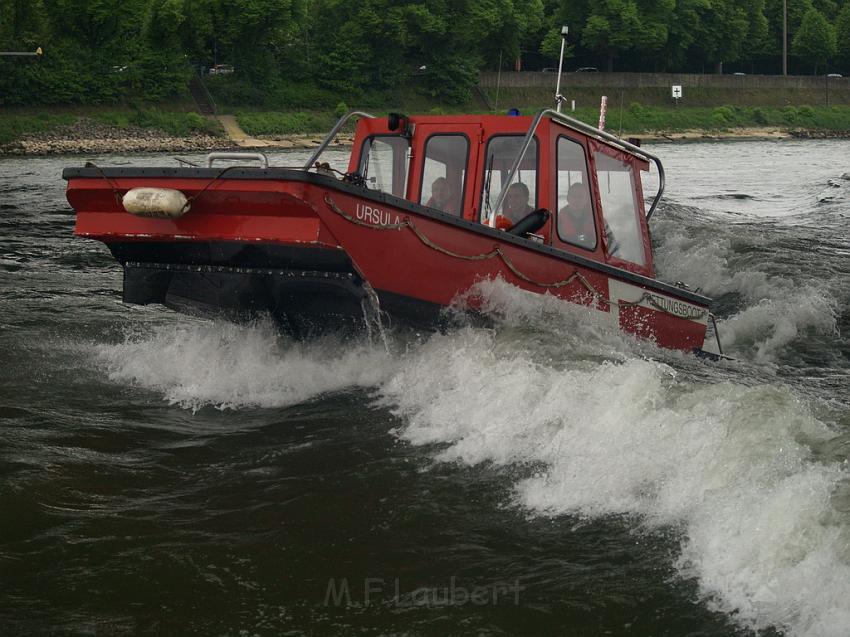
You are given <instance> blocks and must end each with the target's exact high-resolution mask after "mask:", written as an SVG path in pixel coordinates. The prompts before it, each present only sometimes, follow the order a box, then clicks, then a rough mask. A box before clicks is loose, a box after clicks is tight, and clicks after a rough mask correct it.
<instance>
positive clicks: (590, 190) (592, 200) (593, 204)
mask: <svg viewBox="0 0 850 637" xmlns="http://www.w3.org/2000/svg"><path fill="white" fill-rule="evenodd" d="M562 139H566V140H568V141H570V142H573V143H574V144H576V145H577V146H578V147H579V148H581V152H582V154H583V155H584V170H585V176H586V177H587V182H586V185H587V194H588V198H589V200H590V213H591V215H592V216H593V231H594V235H595V236H594V241H593V247H591V248H589V247H587V246H583V245H581V244H580V243H575V242H574V241H570V240H568V239H564V237H563V236H561V224H560V223H559V221H560V218H561V208H560V205H559V204H560V202H559V201H558V195H559V194H560V185H561V184H560V176H561V170H560V167H561V165H560V157H561V154H560V152H559V148H558V146H559V145H560V143H561V140H562ZM588 160H589V157H588V149H587V148H585V146H584V144H582V143H581V142H580V141H578V140H576V139H573V138H572V137H570V136H569V135H564V134H563V133H560V134H559V135H558V136H557V137H556V138H555V206H556V208H557V209H556V210H555V233H556V234H557V235H558V239H559V240H560V241H561V242H563V243H565V244H567V245H569V246H574V247H576V248H580V249H582V250H587V251H588V252H596V249H597V248H598V247H599V234H600V233H599V224H598V223H597V221H598V219H597V214H596V213H597V206H596V197H595V192H594V190H595V189H594V187H593V183H594V180H593V175H592V173H591V171H590V164H589V163H588Z"/></svg>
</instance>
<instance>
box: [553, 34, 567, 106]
mask: <svg viewBox="0 0 850 637" xmlns="http://www.w3.org/2000/svg"><path fill="white" fill-rule="evenodd" d="M569 31H570V28H569V27H568V26H567V25H566V24H565V25H564V26H562V27H561V60H560V61H559V62H558V83H557V84H556V85H555V108H556V109H557V111H558V112H559V113H560V112H561V102H565V101H566V100H567V98H565V97H564V96H563V95H561V72H562V71H563V70H564V45H565V44H566V43H567V33H569Z"/></svg>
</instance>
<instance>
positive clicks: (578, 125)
mask: <svg viewBox="0 0 850 637" xmlns="http://www.w3.org/2000/svg"><path fill="white" fill-rule="evenodd" d="M547 115H548V116H549V117H551V118H552V119H554V120H556V121H559V122H560V123H562V124H565V125H567V126H569V127H570V128H572V129H574V130H577V131H579V132H581V133H585V134H587V135H590V136H592V137H597V138H600V139H604V140H605V141H607V142H610V143H612V144H614V145H615V146H619V147H620V148H622V149H623V150H627V151H629V152H630V153H632V154H633V155H637V156H638V157H642V158H644V159H646V160H647V161H651V162H653V163H654V164H655V165H656V167H657V168H658V192H657V193H656V195H655V199H653V201H652V205H651V206H650V207H649V211H648V212H647V213H646V220H647V221H649V218H650V217H651V216H652V213H653V212H655V208H656V207H657V206H658V202H659V201H661V195H662V194H664V166H662V165H661V160H660V159H659V158H658V157H656V156H655V155H653V154H652V153H648V152H646V151H645V150H644V149H643V148H641V147H640V146H635V145H634V144H632V143H630V142H627V141H625V140H624V139H620V138H619V137H617V136H616V135H612V134H611V133H607V132H605V131H604V130H600V129H598V128H594V127H593V126H591V125H590V124H585V123H584V122H581V121H579V120H577V119H575V118H572V117H570V116H569V115H564V114H563V113H559V112H558V111H555V110H553V109H551V108H544V109H543V110H541V111H540V112H538V113H537V115H535V116H534V120H533V121H532V122H531V126H530V127H529V129H528V132H527V133H526V134H525V138H524V139H523V143H522V148H521V149H520V151H519V154H518V155H517V158H516V159H515V160H514V163H513V166H511V171H510V173H509V174H508V178H507V180H506V181H505V182H503V183H504V184H505V185H503V186H502V190H501V191H499V196H498V197H497V198H496V205H495V206H494V207H493V214H492V215H491V216H490V226H491V227H495V224H496V214H495V213H496V212H498V211H499V210H501V207H502V203H503V202H504V200H505V197H506V196H507V194H508V187H509V186H510V185H511V184H512V183H513V181H514V177H515V176H516V173H517V170H519V166H520V164H521V163H522V160H523V159H524V158H525V153H526V152H528V148H529V146H531V140H532V139H534V133H535V132H536V131H537V127H538V126H539V124H540V121H541V120H542V119H543V118H544V117H546V116H547Z"/></svg>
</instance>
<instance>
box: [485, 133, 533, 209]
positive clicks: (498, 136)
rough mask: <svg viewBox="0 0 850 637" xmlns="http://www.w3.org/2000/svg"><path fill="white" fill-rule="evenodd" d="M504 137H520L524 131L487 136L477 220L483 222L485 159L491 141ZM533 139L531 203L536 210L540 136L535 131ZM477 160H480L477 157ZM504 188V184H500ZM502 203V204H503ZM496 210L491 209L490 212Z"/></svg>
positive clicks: (523, 136)
mask: <svg viewBox="0 0 850 637" xmlns="http://www.w3.org/2000/svg"><path fill="white" fill-rule="evenodd" d="M505 137H519V138H520V139H524V138H525V133H497V134H495V135H491V136H490V137H489V138H487V145H486V146H485V147H484V159H483V164H484V165H483V168H482V171H481V203H480V205H479V209H478V222H479V223H484V220H485V219H486V218H487V217H485V216H484V209H485V205H484V204H485V199H484V189H485V188H486V187H487V159H488V157H489V156H490V144H492V143H493V140H496V139H504V138H505ZM532 140H533V141H534V151H535V152H534V165H535V167H536V168H535V171H534V172H535V177H534V204H533V205H532V209H533V210H537V209H538V206H537V204H538V203H539V202H540V146H541V143H540V138H539V137H538V136H537V134H536V133H535V135H534V137H532ZM479 161H482V160H481V159H480V157H479ZM502 189H504V186H502ZM503 205H504V204H503ZM493 212H496V211H494V210H491V211H490V213H491V214H492V213H493Z"/></svg>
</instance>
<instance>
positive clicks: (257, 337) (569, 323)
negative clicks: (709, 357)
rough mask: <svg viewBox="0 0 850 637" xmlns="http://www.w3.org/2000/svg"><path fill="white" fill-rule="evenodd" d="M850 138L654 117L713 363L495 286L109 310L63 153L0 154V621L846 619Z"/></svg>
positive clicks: (666, 236) (355, 624) (647, 623)
mask: <svg viewBox="0 0 850 637" xmlns="http://www.w3.org/2000/svg"><path fill="white" fill-rule="evenodd" d="M849 150H850V144H847V143H844V142H829V143H825V142H824V143H821V142H807V143H797V142H784V143H781V144H760V143H751V144H714V145H712V144H694V145H689V146H659V147H656V149H655V151H656V152H658V153H659V154H660V155H661V156H662V158H663V159H665V160H666V167H667V171H668V175H670V183H669V184H668V192H669V197H668V203H667V205H666V206H665V207H662V209H661V210H660V211H659V212H658V214H657V218H656V219H654V221H653V232H654V241H655V243H656V253H657V257H656V258H657V265H658V266H659V269H660V270H661V272H662V275H663V276H664V278H666V279H667V280H674V281H675V280H684V281H686V282H687V283H689V284H691V285H692V286H693V287H700V288H702V289H703V290H704V291H705V292H706V293H708V294H710V295H713V296H715V297H716V298H717V299H718V313H719V315H720V317H721V319H722V320H721V326H720V329H721V334H722V335H723V338H724V344H725V346H726V348H727V350H728V351H729V352H730V353H732V354H733V355H735V356H736V357H737V358H738V359H739V360H738V362H735V363H723V364H706V363H703V362H700V361H696V360H694V359H692V358H691V357H689V356H681V355H679V354H676V353H670V352H664V351H660V350H657V349H655V348H654V347H653V346H652V345H650V344H647V343H638V342H634V341H631V340H630V339H627V338H625V337H623V336H621V335H619V334H617V333H613V332H611V331H610V330H609V329H608V328H607V327H606V326H604V325H599V324H597V323H596V322H595V321H594V320H593V319H592V317H591V316H588V315H587V314H586V313H585V312H584V310H582V309H579V308H572V307H569V306H565V305H563V304H561V303H559V302H556V301H554V300H552V299H542V298H539V297H528V296H526V295H524V294H520V293H518V292H517V291H516V290H513V289H511V288H508V287H507V286H504V285H498V284H494V285H488V286H484V288H483V293H484V294H485V295H486V297H487V298H488V299H489V311H490V313H491V314H492V316H493V318H494V320H495V329H483V328H477V327H459V328H457V329H456V330H453V331H452V332H449V333H447V334H441V335H422V336H420V337H419V338H414V337H411V336H410V335H405V336H402V335H398V334H392V333H391V334H390V335H389V351H387V350H386V349H385V348H384V345H383V344H381V343H370V342H366V341H364V342H337V341H334V340H323V341H319V342H313V343H308V344H297V343H293V342H290V341H288V340H286V339H285V338H282V337H280V336H278V335H277V334H276V333H275V332H274V331H273V330H272V329H271V328H269V327H268V326H265V325H254V326H242V327H238V326H233V325H230V324H227V323H223V322H207V321H201V320H197V319H190V318H187V317H183V316H179V315H176V314H174V313H171V312H169V311H167V310H165V309H163V308H158V307H146V308H136V307H128V306H123V305H122V304H121V303H120V302H119V299H120V285H121V273H120V269H119V267H118V266H117V265H116V264H114V263H113V261H112V259H111V257H110V256H109V255H108V252H107V250H106V249H105V248H103V247H101V246H100V245H98V244H96V243H94V242H88V241H84V240H79V239H75V238H73V236H72V228H73V216H72V215H71V214H70V209H69V207H68V206H67V204H66V203H65V200H64V192H63V188H64V183H63V182H62V181H61V179H60V177H59V174H60V172H61V168H62V167H63V166H65V165H70V164H78V163H81V160H80V159H76V158H73V159H69V158H65V159H61V158H60V159H44V158H33V159H18V160H2V161H0V634H2V635H14V634H21V635H40V634H62V635H64V634H73V635H77V634H80V635H87V634H88V635H125V634H127V635H130V634H133V635H135V634H166V635H172V634H173V635H184V634H198V635H355V634H356V635H363V634H365V635H639V636H647V635H671V636H680V635H701V636H729V635H748V634H752V630H758V631H761V633H760V634H763V635H771V634H779V633H787V634H789V635H806V636H821V635H824V636H825V635H835V636H843V635H847V634H850V489H848V487H847V484H848V482H847V480H848V477H850V466H848V457H849V456H850V392H848V379H850V341H848V337H847V334H848V333H850V315H848V301H850V265H848V255H850V231H848V229H847V221H848V217H850V194H848V193H850V182H848V181H845V180H843V179H841V175H842V173H843V172H844V171H845V170H850V168H845V167H842V166H837V165H836V162H835V160H834V159H832V158H834V157H846V156H848V155H850V153H848V151H849ZM764 157H770V159H771V161H770V162H768V163H767V164H766V163H765V162H764V161H763V159H762V160H761V161H760V160H759V158H764ZM292 160H293V157H292V156H291V155H286V154H281V155H278V156H276V157H275V158H274V162H273V163H278V164H288V163H290V162H291V161H292ZM95 161H97V162H98V163H99V164H112V163H125V162H129V161H133V162H140V163H145V164H147V165H156V164H166V165H170V164H171V163H173V162H172V160H171V159H170V158H168V157H150V156H146V157H143V158H136V159H129V158H123V157H117V156H116V157H107V158H96V159H95Z"/></svg>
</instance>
